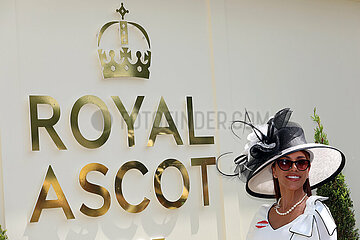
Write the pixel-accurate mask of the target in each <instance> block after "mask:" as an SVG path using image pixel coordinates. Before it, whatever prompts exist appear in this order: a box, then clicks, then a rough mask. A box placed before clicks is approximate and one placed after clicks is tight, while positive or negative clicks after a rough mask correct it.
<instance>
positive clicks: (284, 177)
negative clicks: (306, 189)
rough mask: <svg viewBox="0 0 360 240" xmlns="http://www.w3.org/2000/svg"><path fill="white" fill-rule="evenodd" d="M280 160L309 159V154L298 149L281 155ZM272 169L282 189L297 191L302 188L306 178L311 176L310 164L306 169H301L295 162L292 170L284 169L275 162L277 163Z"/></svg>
mask: <svg viewBox="0 0 360 240" xmlns="http://www.w3.org/2000/svg"><path fill="white" fill-rule="evenodd" d="M279 160H280V163H281V160H290V161H292V162H294V161H298V160H309V156H308V154H307V153H305V152H304V151H298V152H294V153H290V154H288V155H285V156H283V157H280V158H279ZM299 168H300V167H299ZM272 169H273V175H274V177H275V178H277V179H278V181H279V185H280V189H282V190H290V191H296V190H299V189H302V187H303V185H304V183H305V181H306V179H308V178H309V170H310V166H309V167H308V168H307V169H306V170H305V171H300V170H299V169H298V168H297V167H296V165H295V164H294V163H293V164H292V166H291V168H290V170H288V171H284V170H281V169H280V167H279V165H278V163H277V162H275V165H274V166H273V167H272Z"/></svg>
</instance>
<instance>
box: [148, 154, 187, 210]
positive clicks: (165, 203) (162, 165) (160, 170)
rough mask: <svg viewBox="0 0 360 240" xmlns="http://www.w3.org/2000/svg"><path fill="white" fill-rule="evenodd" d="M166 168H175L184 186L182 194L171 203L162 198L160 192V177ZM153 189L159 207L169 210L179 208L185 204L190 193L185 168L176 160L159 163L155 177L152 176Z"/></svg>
mask: <svg viewBox="0 0 360 240" xmlns="http://www.w3.org/2000/svg"><path fill="white" fill-rule="evenodd" d="M168 167H175V168H177V169H178V170H179V171H180V173H181V176H182V179H183V184H184V185H183V192H182V194H181V196H180V198H179V199H178V200H177V201H175V202H171V201H169V200H167V199H166V198H165V197H164V195H163V193H162V190H161V176H162V174H163V172H164V171H165V169H166V168H168ZM154 188H155V194H156V197H157V199H158V200H159V202H160V203H161V205H163V206H164V207H166V208H169V209H175V208H179V207H181V206H182V205H184V203H185V202H186V200H187V198H188V196H189V191H190V179H189V174H188V172H187V171H186V168H185V166H184V165H183V164H182V163H181V162H180V161H178V160H176V159H166V160H165V161H163V162H162V163H160V165H159V166H158V168H157V169H156V172H155V176H154Z"/></svg>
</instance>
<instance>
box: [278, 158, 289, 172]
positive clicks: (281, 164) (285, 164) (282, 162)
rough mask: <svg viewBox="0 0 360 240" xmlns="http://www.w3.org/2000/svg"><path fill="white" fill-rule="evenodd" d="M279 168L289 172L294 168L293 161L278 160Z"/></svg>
mask: <svg viewBox="0 0 360 240" xmlns="http://www.w3.org/2000/svg"><path fill="white" fill-rule="evenodd" d="M278 165H279V168H280V169H281V170H283V171H288V170H289V169H290V168H291V166H292V161H290V160H286V159H280V160H278Z"/></svg>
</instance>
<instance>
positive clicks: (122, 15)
mask: <svg viewBox="0 0 360 240" xmlns="http://www.w3.org/2000/svg"><path fill="white" fill-rule="evenodd" d="M116 12H118V13H120V15H121V19H122V20H124V16H125V14H127V13H129V10H127V9H126V8H125V7H124V3H121V7H120V8H119V9H116Z"/></svg>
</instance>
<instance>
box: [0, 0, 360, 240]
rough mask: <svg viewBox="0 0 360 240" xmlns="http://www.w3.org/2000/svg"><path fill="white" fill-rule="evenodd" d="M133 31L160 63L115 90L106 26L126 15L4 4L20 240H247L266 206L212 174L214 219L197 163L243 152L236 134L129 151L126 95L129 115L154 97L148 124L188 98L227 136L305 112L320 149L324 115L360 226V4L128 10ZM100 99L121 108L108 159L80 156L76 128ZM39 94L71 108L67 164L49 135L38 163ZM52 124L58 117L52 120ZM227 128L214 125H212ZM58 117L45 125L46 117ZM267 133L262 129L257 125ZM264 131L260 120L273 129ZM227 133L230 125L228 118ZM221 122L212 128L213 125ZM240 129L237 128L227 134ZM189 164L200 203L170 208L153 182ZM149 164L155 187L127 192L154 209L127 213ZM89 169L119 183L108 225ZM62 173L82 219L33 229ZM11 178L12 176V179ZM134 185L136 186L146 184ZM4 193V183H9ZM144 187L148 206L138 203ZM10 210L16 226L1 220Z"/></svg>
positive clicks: (141, 141)
mask: <svg viewBox="0 0 360 240" xmlns="http://www.w3.org/2000/svg"><path fill="white" fill-rule="evenodd" d="M125 6H126V7H127V8H129V9H130V14H129V15H128V16H127V17H126V18H127V19H128V20H132V21H135V22H137V23H139V24H140V25H142V26H143V27H144V28H145V29H146V30H147V32H148V33H149V36H150V39H151V44H152V47H151V51H152V53H153V60H152V66H151V78H150V79H149V80H145V81H144V80H135V81H134V80H131V79H120V80H105V81H104V80H103V79H102V78H101V74H100V70H99V65H98V59H97V53H96V34H97V32H98V31H99V29H100V27H101V26H102V24H104V23H105V22H106V21H110V20H113V19H117V15H116V14H115V13H114V9H115V8H118V7H119V2H118V1H115V0H112V1H107V2H106V3H105V2H97V1H76V2H74V1H40V0H32V1H29V0H18V1H12V0H3V1H2V2H1V7H0V13H1V14H0V18H1V19H0V20H1V21H0V27H1V28H0V30H1V32H2V33H4V36H6V37H5V38H2V39H1V44H0V45H1V47H0V48H1V49H0V50H1V53H2V56H6V57H2V58H1V59H0V79H1V81H0V82H1V88H0V89H1V90H0V91H1V98H0V99H1V101H2V103H3V108H2V110H1V118H0V123H1V161H2V167H3V169H2V170H3V175H2V176H1V179H2V180H3V183H4V196H2V191H1V187H0V211H1V212H0V213H1V214H0V220H1V222H0V223H1V224H4V222H5V223H6V228H7V229H8V233H9V236H10V238H11V239H82V238H84V239H113V236H120V235H122V236H126V238H127V239H139V238H142V239H149V238H155V237H166V239H184V238H185V239H205V238H206V239H239V236H240V238H241V239H245V235H246V231H247V228H248V226H249V223H250V219H251V218H252V216H253V214H254V213H255V212H256V210H257V209H258V207H259V205H261V204H263V203H264V202H265V201H263V200H259V199H254V198H251V197H249V196H248V195H247V194H246V193H245V190H244V184H243V183H241V182H240V181H239V180H238V179H226V178H223V177H221V176H219V174H217V172H216V170H215V169H214V168H211V167H209V191H210V206H208V207H203V206H202V196H201V191H202V190H201V186H200V177H201V175H200V171H199V169H198V168H197V167H191V166H190V158H191V157H202V156H218V155H219V154H220V153H223V152H227V151H234V152H239V151H241V150H242V148H243V145H244V142H243V141H239V140H238V139H236V138H235V137H234V136H233V135H232V134H231V132H230V131H229V130H228V129H225V128H223V127H222V126H220V128H218V129H212V128H210V127H208V128H207V127H203V128H201V129H198V130H197V134H198V135H214V136H215V141H216V144H215V145H210V146H189V144H188V140H187V138H188V137H187V134H188V131H187V127H186V124H185V125H184V124H182V125H181V124H180V123H178V126H179V132H180V135H181V136H182V139H183V141H184V146H176V145H175V143H174V140H173V138H172V137H169V136H159V137H158V138H157V140H156V144H155V146H154V147H152V148H149V147H146V143H147V138H148V135H149V133H150V129H151V126H149V125H151V124H152V122H151V121H149V125H148V126H145V125H142V124H141V125H140V127H139V129H137V130H136V145H135V147H134V148H132V149H129V148H128V147H127V145H126V132H125V129H124V128H123V127H122V126H123V125H121V124H122V119H121V117H120V115H119V114H118V112H117V109H116V107H114V105H113V104H112V102H111V98H110V96H113V95H117V96H120V98H121V100H123V102H124V104H126V105H127V107H128V108H130V107H131V106H132V105H133V103H134V100H135V97H136V96H137V95H144V96H145V100H144V103H143V106H142V111H144V112H145V111H151V112H154V111H155V110H156V107H157V104H158V102H159V100H160V97H161V96H164V98H165V100H166V103H167V104H168V107H169V108H170V109H171V110H172V111H173V112H178V113H184V112H185V111H186V109H185V97H186V96H188V95H190V96H193V101H194V107H195V109H196V110H197V111H199V112H203V113H207V112H215V113H219V112H224V113H226V117H227V120H226V123H227V124H229V123H230V121H231V120H232V115H233V113H234V112H235V111H240V112H242V111H243V110H244V108H247V109H248V110H250V111H251V112H254V113H255V114H256V113H259V114H260V118H264V116H269V114H270V115H271V114H273V113H275V112H276V111H277V110H279V109H280V108H283V107H291V108H292V109H293V110H294V114H293V120H295V121H298V122H299V123H301V124H302V125H303V126H304V128H305V131H306V134H307V139H308V141H311V140H312V134H313V128H314V125H313V123H312V122H311V119H310V117H309V116H310V115H311V114H312V110H313V107H317V108H318V113H319V114H320V116H321V118H322V119H323V124H324V126H325V130H326V132H327V133H328V136H329V140H330V143H331V144H332V145H334V146H336V147H338V148H340V149H342V150H343V151H344V152H345V154H346V156H347V164H346V167H345V170H344V173H345V176H346V179H347V182H348V184H349V187H350V188H351V193H352V195H351V196H352V199H353V200H354V203H355V210H356V212H355V214H356V217H357V220H358V221H357V226H360V225H359V221H360V207H359V205H358V204H357V202H360V190H359V188H357V187H356V184H357V181H358V180H359V177H358V174H357V168H359V167H360V165H359V163H358V162H357V159H356V153H357V152H356V149H357V146H356V143H357V139H356V136H358V135H359V134H360V131H359V127H358V125H357V122H358V121H359V120H360V119H359V115H360V110H359V107H358V106H357V104H358V103H359V102H360V101H359V100H360V97H359V95H358V94H357V88H358V85H357V84H356V80H357V79H359V77H360V70H359V67H358V66H359V63H360V45H359V42H360V29H359V27H358V25H359V20H360V3H359V2H355V1H345V0H326V1H325V0H316V1H280V0H271V1H269V0H255V1H254V0H249V1H247V0H241V1H238V0H237V1H235V0H226V1H224V0H209V1H190V0H189V1H186V2H182V3H181V4H179V3H178V2H175V1H170V2H169V1H161V0H157V1H151V2H150V1H140V0H137V1H128V2H125ZM86 94H93V95H96V96H98V97H100V98H101V99H102V100H103V101H104V102H105V103H106V104H107V106H108V107H109V111H110V112H111V114H112V118H113V128H112V132H111V135H110V138H109V140H108V141H107V143H106V144H105V145H104V146H103V147H101V148H100V149H97V150H88V149H85V148H83V147H81V146H80V145H79V144H78V143H77V142H76V141H75V139H74V137H73V135H72V133H71V129H70V124H69V115H70V111H71V107H72V105H73V104H74V102H75V101H76V100H77V99H78V98H79V97H81V96H83V95H86ZM29 95H50V96H52V97H54V98H55V99H56V100H57V101H58V102H59V104H60V106H61V118H60V121H59V123H58V124H57V126H56V130H57V131H58V132H59V134H60V136H61V138H62V140H63V141H64V143H65V145H66V146H67V147H68V150H67V151H59V150H57V149H56V147H55V146H54V143H53V142H52V141H51V140H50V138H49V137H48V135H47V133H46V132H45V131H40V148H41V151H39V152H33V151H31V143H30V123H29V102H28V97H29ZM41 111H42V114H45V115H46V114H48V115H51V112H48V111H47V110H46V109H45V108H42V109H41ZM93 111H94V109H93V108H89V109H87V111H85V112H84V114H83V116H82V118H81V124H82V126H83V127H84V132H86V134H88V135H87V136H88V137H94V138H95V137H96V136H97V134H99V132H98V131H96V129H95V130H94V125H93V122H91V121H89V118H91V116H92V114H93V113H94V112H93ZM213 116H214V115H210V116H207V120H209V119H213V118H214V117H213ZM44 117H46V116H44ZM255 120H259V119H255ZM260 120H261V119H260ZM217 121H218V122H221V119H217ZM215 124H216V119H214V122H212V123H211V124H210V125H211V126H214V125H215ZM227 126H228V125H227ZM169 157H173V158H177V159H179V160H180V161H181V162H183V164H184V165H185V166H186V168H187V169H188V171H189V175H190V180H191V191H190V194H189V199H188V200H187V202H186V204H185V205H184V206H183V207H181V208H180V209H177V210H167V209H164V208H163V207H162V206H161V205H160V204H159V203H158V201H157V199H156V198H155V195H154V190H153V186H152V177H153V173H154V171H155V168H156V167H157V165H158V164H159V163H160V162H161V161H162V160H164V159H166V158H169ZM134 159H137V160H140V161H142V162H143V163H144V164H145V165H146V166H147V167H148V169H149V173H148V174H147V176H145V177H143V178H141V179H140V180H139V181H138V182H136V183H135V182H133V183H128V184H127V185H126V186H127V187H126V188H125V191H126V193H127V194H128V195H127V196H128V197H129V199H130V200H132V201H134V202H138V201H140V200H141V199H142V197H143V195H144V194H141V193H145V195H146V197H148V198H149V199H150V200H151V203H150V205H149V208H148V209H147V210H146V211H144V212H143V213H140V214H137V215H133V214H129V213H127V212H125V211H123V209H121V208H120V206H119V205H118V204H117V202H116V198H115V196H114V192H113V187H114V186H113V179H114V176H115V174H116V171H117V170H118V168H119V167H120V166H121V164H123V163H124V162H125V161H128V160H134ZM90 162H99V163H102V164H104V165H106V166H107V167H108V168H109V172H108V174H107V176H106V177H102V176H97V175H94V176H91V177H92V178H91V180H93V181H94V182H96V183H99V184H101V185H102V186H105V187H106V188H107V189H109V191H110V193H111V197H112V205H111V208H110V210H109V212H108V213H107V214H106V215H104V216H102V217H99V218H89V217H86V216H84V215H82V214H81V213H80V211H79V208H80V206H81V204H82V203H83V202H85V203H87V204H93V206H98V205H99V204H101V202H99V198H98V197H96V196H93V195H91V194H89V193H87V192H85V191H83V190H82V189H81V187H80V186H79V185H78V174H79V171H80V169H81V168H82V167H83V166H85V165H86V164H87V163H90ZM49 164H51V165H52V166H53V167H54V171H55V174H56V175H57V177H58V179H59V182H60V184H61V186H62V188H63V190H64V192H65V193H66V196H67V197H68V201H69V203H70V205H71V207H72V209H73V211H74V214H75V216H76V219H75V220H73V221H68V220H66V219H65V217H64V215H63V213H62V211H61V210H59V211H58V210H54V211H52V210H44V211H43V213H42V215H41V218H40V221H39V223H35V224H30V223H29V219H30V217H31V214H32V211H33V208H34V205H35V202H36V199H37V197H38V194H39V191H40V188H41V184H42V182H43V179H44V176H45V172H46V169H47V167H48V165H49ZM0 174H1V171H0ZM167 177H168V179H169V180H168V183H167V184H165V186H164V187H165V188H166V189H168V191H169V193H168V194H169V197H173V198H176V196H178V194H179V191H180V190H181V189H180V187H179V186H180V183H179V178H178V175H176V171H175V172H174V171H169V174H168V176H167ZM129 179H131V180H133V181H135V180H136V179H139V176H138V175H136V173H134V174H133V175H131V174H130V175H129ZM0 186H1V181H0ZM134 188H136V189H137V190H139V192H138V193H136V192H135V193H134V192H133V191H132V190H133V189H134ZM3 199H4V205H5V210H6V211H5V214H4V210H3V209H2V208H1V206H2V204H1V203H2V202H1V201H2V200H3Z"/></svg>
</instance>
